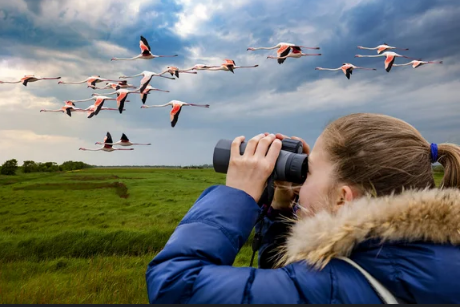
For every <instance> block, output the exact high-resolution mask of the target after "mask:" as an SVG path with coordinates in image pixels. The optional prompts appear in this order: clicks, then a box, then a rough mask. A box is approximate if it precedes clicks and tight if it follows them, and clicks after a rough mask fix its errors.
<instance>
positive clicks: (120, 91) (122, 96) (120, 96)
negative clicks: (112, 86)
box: [93, 87, 141, 114]
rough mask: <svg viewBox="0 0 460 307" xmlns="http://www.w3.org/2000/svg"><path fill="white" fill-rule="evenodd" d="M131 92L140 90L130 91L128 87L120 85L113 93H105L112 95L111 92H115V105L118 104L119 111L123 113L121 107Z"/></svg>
mask: <svg viewBox="0 0 460 307" xmlns="http://www.w3.org/2000/svg"><path fill="white" fill-rule="evenodd" d="M131 93H137V94H140V93H141V92H139V91H137V90H136V91H130V90H128V89H124V88H120V87H117V89H116V91H115V92H113V93H108V94H106V95H113V94H117V106H118V111H119V112H120V114H121V113H123V110H124V109H123V107H124V105H125V101H126V98H128V95H129V94H131ZM93 95H97V94H93ZM128 101H129V100H128Z"/></svg>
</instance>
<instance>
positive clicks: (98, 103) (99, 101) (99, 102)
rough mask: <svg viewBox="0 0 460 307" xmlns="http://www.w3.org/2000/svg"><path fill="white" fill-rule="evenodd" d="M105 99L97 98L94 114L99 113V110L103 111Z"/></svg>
mask: <svg viewBox="0 0 460 307" xmlns="http://www.w3.org/2000/svg"><path fill="white" fill-rule="evenodd" d="M104 101H105V100H104V99H103V98H98V99H96V102H95V103H94V106H95V110H94V111H93V112H94V115H98V114H99V112H100V111H101V109H102V106H103V105H104Z"/></svg>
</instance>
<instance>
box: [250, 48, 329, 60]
mask: <svg viewBox="0 0 460 307" xmlns="http://www.w3.org/2000/svg"><path fill="white" fill-rule="evenodd" d="M276 48H278V50H277V51H276V55H277V57H278V63H279V64H283V63H284V61H285V60H286V58H284V57H285V56H287V55H288V54H289V52H291V51H292V50H293V49H294V48H295V49H296V50H298V52H301V51H302V50H301V48H305V49H320V48H319V47H307V46H299V45H295V44H291V43H278V44H277V45H276V46H273V47H257V48H254V47H249V48H248V49H247V50H250V51H255V50H271V49H276Z"/></svg>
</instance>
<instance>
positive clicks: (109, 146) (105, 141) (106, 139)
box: [104, 132, 113, 148]
mask: <svg viewBox="0 0 460 307" xmlns="http://www.w3.org/2000/svg"><path fill="white" fill-rule="evenodd" d="M107 143H109V144H111V143H113V141H112V135H111V134H110V132H107V134H106V135H105V138H104V147H105V148H112V145H107Z"/></svg>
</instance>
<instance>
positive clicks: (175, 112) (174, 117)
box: [170, 104, 182, 128]
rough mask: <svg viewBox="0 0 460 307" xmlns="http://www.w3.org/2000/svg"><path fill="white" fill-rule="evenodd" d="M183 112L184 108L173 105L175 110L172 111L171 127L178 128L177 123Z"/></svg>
mask: <svg viewBox="0 0 460 307" xmlns="http://www.w3.org/2000/svg"><path fill="white" fill-rule="evenodd" d="M181 110H182V106H181V105H180V104H174V105H173V108H172V109H171V113H170V120H171V127H173V128H174V126H176V124H177V121H178V120H179V114H180V111H181Z"/></svg>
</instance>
